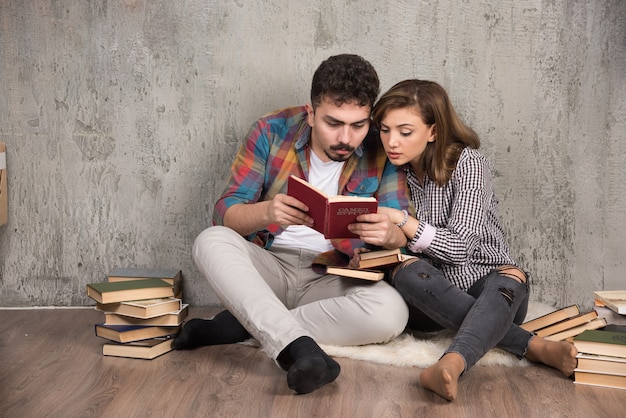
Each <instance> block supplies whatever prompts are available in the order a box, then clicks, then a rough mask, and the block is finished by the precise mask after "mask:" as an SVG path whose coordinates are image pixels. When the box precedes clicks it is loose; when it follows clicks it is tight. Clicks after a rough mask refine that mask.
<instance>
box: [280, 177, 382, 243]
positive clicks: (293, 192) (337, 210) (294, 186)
mask: <svg viewBox="0 0 626 418" xmlns="http://www.w3.org/2000/svg"><path fill="white" fill-rule="evenodd" d="M287 188H288V189H287V194H288V195H289V196H293V197H295V198H296V199H298V200H299V201H301V202H302V203H304V204H305V205H307V206H308V207H309V212H308V215H309V216H310V217H311V218H313V229H315V230H316V231H318V232H320V233H322V234H324V237H325V238H326V239H331V238H357V236H356V235H354V234H353V233H351V232H350V231H349V230H348V225H350V224H353V223H355V222H356V218H357V216H359V215H362V214H365V213H376V211H377V210H378V201H377V200H376V198H374V197H363V196H328V195H327V194H326V193H324V192H323V191H322V190H320V189H318V188H316V187H314V186H312V185H310V184H309V183H307V182H306V181H304V180H302V179H300V178H298V177H296V176H290V177H289V182H288V184H287Z"/></svg>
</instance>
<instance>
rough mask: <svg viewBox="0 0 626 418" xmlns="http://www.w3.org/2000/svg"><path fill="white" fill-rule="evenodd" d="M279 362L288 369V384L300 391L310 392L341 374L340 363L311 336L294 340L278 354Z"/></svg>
mask: <svg viewBox="0 0 626 418" xmlns="http://www.w3.org/2000/svg"><path fill="white" fill-rule="evenodd" d="M277 360H278V364H279V365H280V366H281V367H282V368H283V369H284V370H287V385H288V386H289V388H290V389H293V390H295V391H296V392H298V393H309V392H313V391H314V390H316V389H319V388H321V387H322V386H324V385H325V384H327V383H330V382H332V381H333V380H335V379H336V378H337V376H339V372H340V370H341V367H340V366H339V363H337V362H336V361H335V360H333V359H332V358H330V357H329V356H328V354H326V353H325V352H324V351H323V350H322V349H321V348H320V346H319V345H317V343H316V342H315V341H314V340H313V339H312V338H310V337H300V338H297V339H296V340H294V341H292V342H291V343H290V344H289V345H288V346H287V347H285V348H284V349H283V351H281V352H280V354H279V355H278V358H277Z"/></svg>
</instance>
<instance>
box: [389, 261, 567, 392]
mask: <svg viewBox="0 0 626 418" xmlns="http://www.w3.org/2000/svg"><path fill="white" fill-rule="evenodd" d="M394 286H395V287H396V289H398V291H399V292H400V293H401V294H402V295H403V297H404V298H405V300H406V301H407V303H408V304H409V305H410V306H412V307H414V308H417V309H418V310H419V311H421V312H422V313H423V314H425V315H426V316H427V317H428V318H430V319H432V320H433V321H435V322H436V323H438V324H439V325H441V326H443V327H445V328H447V329H450V330H453V331H457V333H456V336H455V338H454V339H453V342H452V344H451V345H450V347H448V349H447V350H446V352H445V354H444V355H443V356H442V357H441V359H440V360H439V361H438V362H437V363H436V364H434V365H433V366H431V367H429V368H427V369H426V370H424V371H423V372H422V374H421V375H420V382H421V384H422V385H423V386H424V387H425V388H427V389H429V390H432V391H433V392H435V393H437V394H439V395H440V396H442V397H444V398H445V399H448V400H453V399H455V398H456V396H457V393H458V380H459V378H460V376H461V375H462V374H463V373H464V372H465V371H467V370H469V369H470V368H471V367H472V366H473V365H474V364H475V363H476V362H477V361H478V360H479V359H480V358H481V357H482V356H483V355H484V354H485V353H486V352H487V351H489V350H490V349H491V348H493V347H495V346H498V347H500V348H503V349H505V350H507V351H509V352H511V353H513V354H516V355H517V356H518V357H520V358H521V357H523V356H526V358H528V359H529V360H531V361H535V362H540V363H543V364H546V365H548V366H551V367H554V368H556V369H558V370H560V371H561V372H563V374H565V375H568V376H569V375H571V373H572V372H573V369H574V367H575V366H576V359H575V356H576V350H575V348H574V346H573V345H572V344H570V343H568V342H553V341H548V340H544V339H542V338H540V337H536V336H534V335H533V334H531V333H529V332H527V331H524V330H523V329H521V328H519V326H517V324H518V323H520V322H521V321H522V320H523V319H524V318H523V317H524V316H525V314H526V306H527V303H528V286H527V284H526V276H525V274H524V273H523V272H522V271H521V270H519V269H518V268H516V267H514V266H502V267H501V268H499V269H497V270H494V271H492V272H491V273H490V274H488V275H487V276H485V277H483V278H482V279H481V280H480V281H479V282H477V283H476V284H475V285H474V286H473V287H472V288H471V289H470V290H469V291H468V292H467V293H466V292H464V291H462V290H461V289H459V288H457V287H456V286H454V285H453V284H452V283H450V282H449V281H448V280H447V279H446V278H445V277H444V276H443V273H442V272H441V271H440V270H438V269H436V268H435V267H433V266H432V265H430V264H429V263H427V262H426V261H423V260H410V261H409V262H407V263H405V264H404V265H403V266H402V267H401V268H400V269H398V270H397V272H396V274H395V276H394Z"/></svg>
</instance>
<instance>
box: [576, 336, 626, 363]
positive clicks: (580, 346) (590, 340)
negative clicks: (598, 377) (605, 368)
mask: <svg viewBox="0 0 626 418" xmlns="http://www.w3.org/2000/svg"><path fill="white" fill-rule="evenodd" d="M574 346H575V347H576V349H577V350H578V352H579V353H585V354H600V355H605V356H614V357H623V358H626V332H614V331H604V330H601V329H594V330H586V331H584V332H582V333H580V334H578V335H577V336H576V337H574Z"/></svg>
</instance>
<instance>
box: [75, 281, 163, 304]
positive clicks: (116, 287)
mask: <svg viewBox="0 0 626 418" xmlns="http://www.w3.org/2000/svg"><path fill="white" fill-rule="evenodd" d="M87 296H89V297H90V298H91V299H93V300H95V301H96V302H99V303H115V302H127V301H133V300H143V299H155V298H167V297H173V296H174V289H173V288H172V285H171V284H169V283H168V282H166V281H164V280H161V279H141V280H127V281H122V282H104V283H90V284H88V285H87Z"/></svg>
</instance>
